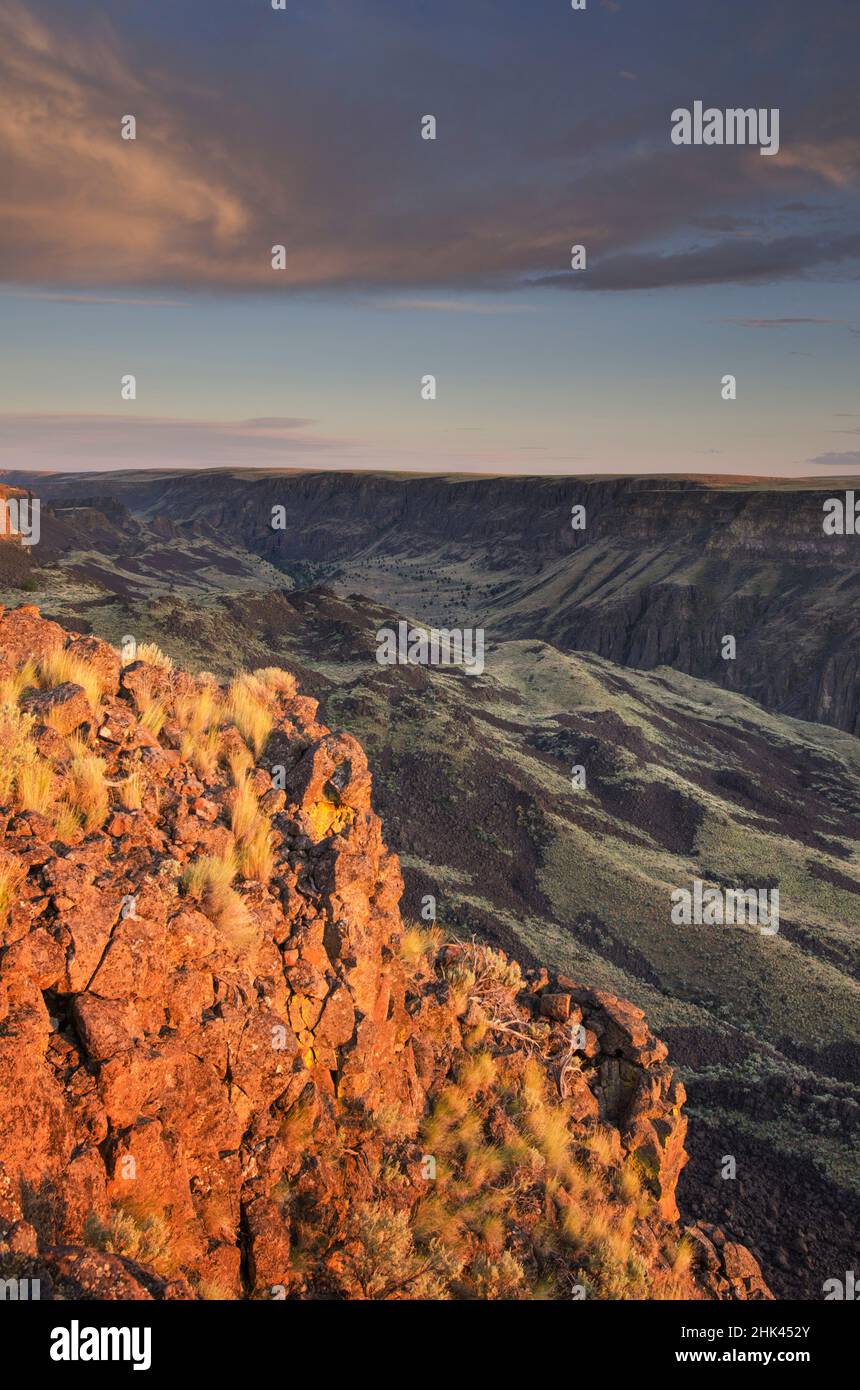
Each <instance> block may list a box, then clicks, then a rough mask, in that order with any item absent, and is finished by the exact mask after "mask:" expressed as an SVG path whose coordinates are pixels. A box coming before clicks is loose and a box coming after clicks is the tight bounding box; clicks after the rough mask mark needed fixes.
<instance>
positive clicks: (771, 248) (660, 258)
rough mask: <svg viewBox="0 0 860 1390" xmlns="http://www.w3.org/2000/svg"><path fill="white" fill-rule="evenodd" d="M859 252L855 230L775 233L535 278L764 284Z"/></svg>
mask: <svg viewBox="0 0 860 1390" xmlns="http://www.w3.org/2000/svg"><path fill="white" fill-rule="evenodd" d="M857 257H860V233H851V234H849V235H847V236H843V237H834V238H831V239H830V240H827V239H825V238H820V237H809V236H791V237H777V238H774V239H773V240H771V241H760V240H755V241H754V240H751V239H748V240H745V241H743V242H738V241H718V242H714V243H713V244H712V245H710V246H703V247H698V248H696V249H695V250H692V251H677V252H669V253H668V254H666V253H660V252H646V251H635V252H628V253H624V254H621V255H617V256H608V257H606V258H605V259H603V260H600V261H597V262H596V263H595V264H594V266H593V268H591V269H590V270H589V272H588V274H587V275H574V274H572V273H571V274H570V275H550V276H544V277H542V278H541V279H539V280H537V281H536V282H535V283H537V284H542V285H552V286H556V287H561V288H566V289H571V290H651V289H666V288H669V287H673V286H674V287H678V286H691V285H720V284H751V283H755V284H766V283H768V282H769V281H774V280H783V279H785V278H786V277H788V276H796V275H806V274H807V273H808V272H809V271H811V270H813V269H815V268H817V267H821V266H827V265H839V264H842V263H844V262H846V261H852V260H855V259H856V258H857Z"/></svg>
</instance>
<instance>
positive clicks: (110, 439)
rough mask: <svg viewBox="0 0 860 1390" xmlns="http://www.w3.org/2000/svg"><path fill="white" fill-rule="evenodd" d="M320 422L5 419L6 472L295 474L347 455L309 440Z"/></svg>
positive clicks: (332, 443)
mask: <svg viewBox="0 0 860 1390" xmlns="http://www.w3.org/2000/svg"><path fill="white" fill-rule="evenodd" d="M315 423H316V422H315V421H314V420H310V419H303V418H301V417H293V416H263V417H260V418H256V419H249V420H183V419H172V418H169V417H164V418H161V417H152V416H150V417H146V416H131V415H129V416H123V415H78V414H68V415H65V414H56V415H35V414H27V413H19V414H15V413H9V414H4V415H0V466H2V467H4V468H7V469H14V468H19V467H20V466H21V460H22V458H26V461H27V467H28V468H55V467H57V466H58V462H59V461H62V466H63V468H72V469H74V468H75V467H81V468H87V467H92V468H105V467H122V468H137V467H140V468H145V467H156V466H157V467H162V468H169V467H175V466H184V467H204V466H205V467H219V466H229V465H232V464H236V465H239V464H242V463H253V464H256V465H258V466H260V467H263V466H266V465H270V466H277V465H280V466H288V465H289V463H290V461H291V459H293V458H295V457H302V456H304V455H317V454H326V453H327V452H329V451H334V452H336V453H342V454H348V453H349V451H350V449H351V447H352V445H351V443H350V441H348V440H337V439H331V438H324V437H322V436H319V435H313V434H307V433H304V431H306V430H307V429H308V427H309V426H312V425H314V424H315Z"/></svg>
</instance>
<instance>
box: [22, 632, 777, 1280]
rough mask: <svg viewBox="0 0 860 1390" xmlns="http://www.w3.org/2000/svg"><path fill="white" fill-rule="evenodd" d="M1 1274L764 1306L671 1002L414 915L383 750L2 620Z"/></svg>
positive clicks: (296, 715)
mask: <svg viewBox="0 0 860 1390" xmlns="http://www.w3.org/2000/svg"><path fill="white" fill-rule="evenodd" d="M0 740H2V770H0V834H2V839H0V1278H2V1279H4V1280H24V1281H29V1280H34V1279H38V1280H39V1287H40V1292H41V1297H42V1298H48V1297H53V1298H74V1297H85V1298H110V1299H151V1298H155V1299H167V1298H170V1299H195V1298H216V1299H219V1298H225V1299H234V1298H350V1299H353V1298H359V1299H364V1298H374V1299H386V1298H473V1299H488V1298H532V1297H549V1298H582V1297H586V1298H597V1299H601V1298H610V1299H627V1298H635V1299H647V1298H726V1299H731V1298H739V1299H746V1298H769V1297H770V1296H771V1295H770V1293H769V1290H768V1288H767V1286H766V1285H765V1283H764V1281H763V1279H762V1277H761V1272H760V1270H759V1267H758V1264H757V1262H756V1260H755V1258H754V1257H753V1255H752V1254H751V1253H750V1251H749V1250H747V1249H746V1248H745V1247H744V1246H743V1245H741V1244H739V1243H737V1242H736V1241H734V1240H732V1238H731V1235H730V1234H729V1233H727V1232H726V1231H724V1230H722V1229H719V1228H717V1227H715V1226H714V1225H710V1224H705V1223H697V1224H695V1225H689V1224H686V1225H685V1224H683V1223H682V1222H681V1221H680V1219H679V1215H678V1208H677V1205H676V1199H675V1188H676V1182H677V1179H678V1175H679V1173H680V1171H681V1168H682V1166H683V1164H684V1162H685V1160H686V1154H685V1149H684V1144H685V1134H686V1123H687V1122H686V1118H685V1115H684V1112H683V1105H684V1101H685V1094H684V1088H683V1086H682V1085H681V1084H680V1082H678V1081H677V1080H675V1079H674V1078H673V1071H672V1067H671V1065H670V1063H669V1062H668V1060H667V1050H666V1047H665V1046H664V1045H663V1044H662V1043H661V1042H659V1041H658V1040H656V1039H655V1038H654V1037H653V1035H652V1034H651V1032H650V1030H649V1028H648V1026H647V1023H646V1021H645V1017H644V1015H643V1013H642V1012H641V1011H640V1010H639V1009H637V1008H635V1007H634V1006H633V1005H631V1004H629V1003H625V1002H624V1001H622V1000H620V999H617V998H615V997H613V996H611V995H609V994H607V993H605V992H603V991H601V990H598V989H593V988H590V987H589V986H588V984H587V983H581V982H575V981H573V980H571V979H568V978H566V977H564V976H557V975H553V976H550V975H549V974H548V973H547V971H546V970H542V969H540V968H536V967H534V966H532V967H531V968H529V969H525V970H521V969H520V967H519V966H518V965H517V963H516V962H515V961H514V960H512V959H510V958H508V957H507V956H506V955H505V954H504V953H502V952H501V951H500V950H495V949H492V948H491V947H489V946H486V945H482V944H479V943H477V942H474V941H469V940H460V941H456V940H453V939H452V938H451V936H450V935H448V934H446V932H445V930H444V926H443V925H442V924H439V925H435V924H428V923H424V924H422V926H421V927H418V926H416V925H415V924H410V923H404V922H403V921H402V920H401V916H400V910H399V901H400V896H401V891H402V879H401V874H400V867H399V863H398V860H397V857H396V855H395V854H394V853H392V852H391V851H390V850H389V849H388V848H387V847H386V844H385V842H384V839H383V833H382V827H381V824H380V820H379V818H378V816H377V815H376V813H375V812H374V810H373V808H372V804H371V778H370V773H369V771H368V766H367V761H366V758H365V755H364V752H363V751H362V748H361V746H360V745H359V744H358V743H357V742H356V740H355V739H354V738H352V737H350V736H349V735H348V734H335V733H332V732H331V731H330V730H329V729H328V728H326V727H325V726H324V725H323V724H322V723H320V722H319V721H318V719H317V703H316V701H315V700H313V699H310V698H309V697H307V696H303V695H301V694H300V693H298V691H297V688H296V683H295V680H294V679H293V677H292V676H290V675H289V674H288V673H286V672H285V671H282V670H279V669H276V668H272V667H269V668H264V669H261V670H257V671H255V672H254V673H253V674H250V673H247V674H244V675H240V676H238V677H236V678H235V679H234V680H233V681H232V683H230V684H228V685H221V684H219V683H218V682H217V681H216V680H215V678H214V677H208V676H206V675H205V674H204V675H198V676H196V677H192V676H190V675H188V674H186V673H185V672H183V671H181V670H179V669H176V668H174V667H173V666H172V664H171V663H170V662H169V661H168V660H167V659H166V658H165V657H164V656H163V654H162V653H161V652H160V651H158V650H157V649H154V648H152V647H142V648H141V649H139V650H138V651H137V652H129V651H126V652H124V653H123V656H122V657H121V655H120V653H119V652H118V651H117V650H116V649H115V648H113V647H112V646H110V645H108V644H107V643H104V642H102V641H100V640H99V639H97V638H95V637H92V636H80V635H77V634H75V633H69V632H67V631H66V630H64V629H63V628H62V627H60V626H59V625H58V624H56V623H54V622H52V621H47V620H45V619H43V618H42V617H41V616H40V614H39V612H38V610H37V609H36V608H33V607H29V606H25V607H21V608H17V609H15V610H12V611H6V612H3V613H0Z"/></svg>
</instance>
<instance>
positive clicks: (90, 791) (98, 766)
mask: <svg viewBox="0 0 860 1390" xmlns="http://www.w3.org/2000/svg"><path fill="white" fill-rule="evenodd" d="M66 798H67V801H68V804H69V806H70V807H71V809H72V810H73V811H74V812H76V813H77V814H78V816H79V817H80V821H81V824H82V826H83V828H84V830H85V831H86V832H87V833H88V834H89V833H90V832H91V831H93V830H98V829H99V828H100V827H101V826H102V825H103V824H104V822H105V818H106V816H107V813H108V810H109V808H110V802H109V797H108V787H107V782H106V781H105V765H104V762H103V760H102V759H101V758H99V757H96V755H95V754H94V753H89V752H87V751H85V745H83V746H82V744H81V742H80V740H76V741H75V743H74V751H73V757H72V761H71V763H70V765H69V771H68V786H67V791H66Z"/></svg>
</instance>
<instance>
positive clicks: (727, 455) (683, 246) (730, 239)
mask: <svg viewBox="0 0 860 1390" xmlns="http://www.w3.org/2000/svg"><path fill="white" fill-rule="evenodd" d="M858 55H860V5H858V3H857V0H815V3H814V4H811V3H806V0H586V8H585V10H577V11H575V10H573V9H572V6H571V4H570V0H529V2H528V3H523V0H432V3H428V0H286V3H285V9H284V10H275V9H273V8H272V0H102V3H99V4H96V3H93V0H75V4H74V5H71V6H70V5H69V4H68V0H34V3H30V0H3V7H2V11H0V172H2V178H3V186H4V189H5V196H4V199H3V203H2V207H0V322H2V332H0V468H13V469H27V468H38V469H41V468H48V469H62V470H74V471H77V470H80V469H85V468H87V469H89V468H94V469H104V468H138V467H226V466H231V467H254V468H259V467H289V468H386V469H397V470H419V471H436V470H438V471H444V472H450V471H457V472H477V473H601V472H609V473H640V472H660V473H663V472H683V473H705V474H711V473H729V474H737V473H739V474H744V475H750V474H752V475H788V476H792V475H809V474H813V475H815V474H818V473H821V474H823V475H832V474H836V473H840V472H846V473H851V472H856V471H857V470H858V468H860V399H858V392H857V368H858V348H860V309H858V284H860V280H858V276H860V218H858V213H860V196H858V194H859V193H860V106H858V102H857V98H856V74H857V63H858ZM696 101H701V102H702V103H703V104H704V106H705V107H713V108H717V109H720V110H725V109H728V108H733V107H742V108H745V109H746V108H751V107H754V108H757V109H758V108H762V109H766V110H768V111H770V110H771V109H774V108H775V109H778V111H779V122H780V140H779V149H778V152H777V153H775V154H772V155H762V154H761V153H760V151H759V149H758V148H757V147H755V146H740V145H735V146H728V145H710V146H704V145H689V146H680V145H676V144H674V143H673V142H672V139H671V131H672V112H673V111H674V110H675V109H677V108H687V109H692V108H693V104H694V102H696ZM128 115H133V116H134V118H135V121H136V139H134V140H123V139H122V137H121V130H122V123H123V119H124V117H126V116H128ZM428 115H432V116H433V117H434V118H435V121H436V138H435V140H425V139H422V135H421V131H422V122H423V120H424V118H425V117H426V116H428ZM575 244H576V245H583V246H584V247H585V248H586V258H587V265H586V268H585V269H583V270H576V271H574V270H572V269H571V247H572V246H573V245H575ZM277 245H283V246H284V247H285V248H286V268H285V269H284V270H274V269H273V268H272V247H273V246H277ZM129 374H131V375H133V376H134V378H135V382H136V398H135V399H134V400H124V399H123V398H122V395H121V384H122V378H123V377H125V376H127V375H129ZM428 375H432V376H434V377H435V379H436V398H435V399H433V400H425V399H422V394H421V384H422V379H423V378H425V377H426V376H428ZM726 375H732V376H734V377H735V380H736V399H734V400H725V399H723V378H724V377H725V376H726Z"/></svg>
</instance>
